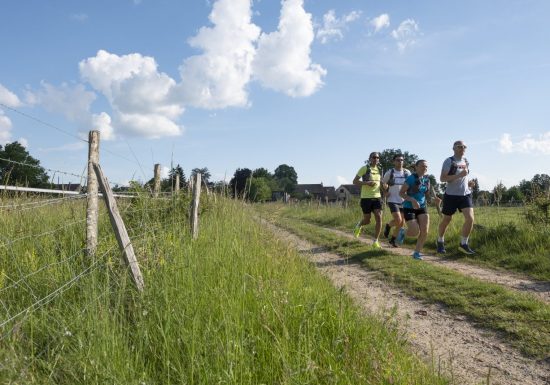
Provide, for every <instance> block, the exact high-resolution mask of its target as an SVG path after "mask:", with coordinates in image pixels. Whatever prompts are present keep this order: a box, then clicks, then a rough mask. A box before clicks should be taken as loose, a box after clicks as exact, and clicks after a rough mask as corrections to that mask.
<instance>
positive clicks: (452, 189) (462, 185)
mask: <svg viewBox="0 0 550 385" xmlns="http://www.w3.org/2000/svg"><path fill="white" fill-rule="evenodd" d="M451 159H452V160H451ZM453 162H454V163H455V164H456V166H457V167H456V171H455V172H454V174H453V175H457V174H460V173H461V172H462V170H464V169H465V168H467V163H466V158H462V159H460V160H457V159H455V157H454V156H452V157H451V158H447V159H445V161H444V162H443V167H442V169H441V173H442V174H443V175H448V174H449V171H450V169H451V165H452V163H453ZM468 171H469V170H468ZM471 193H472V191H471V190H470V187H468V175H466V176H463V177H462V178H458V179H456V180H453V181H452V182H447V187H446V188H445V194H447V195H458V196H465V195H468V194H471Z"/></svg>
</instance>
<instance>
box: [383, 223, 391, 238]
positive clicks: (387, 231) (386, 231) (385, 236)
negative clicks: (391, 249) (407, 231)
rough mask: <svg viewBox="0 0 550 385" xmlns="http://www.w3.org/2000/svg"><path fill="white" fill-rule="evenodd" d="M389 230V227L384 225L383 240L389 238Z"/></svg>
mask: <svg viewBox="0 0 550 385" xmlns="http://www.w3.org/2000/svg"><path fill="white" fill-rule="evenodd" d="M390 230H391V226H390V225H388V224H387V223H386V227H385V228H384V238H388V237H389V236H390Z"/></svg>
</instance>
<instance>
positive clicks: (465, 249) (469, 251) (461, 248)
mask: <svg viewBox="0 0 550 385" xmlns="http://www.w3.org/2000/svg"><path fill="white" fill-rule="evenodd" d="M458 251H460V252H461V253H464V254H467V255H472V254H475V253H476V252H475V251H473V250H472V249H470V246H469V245H468V244H467V243H466V244H464V243H461V244H460V246H458Z"/></svg>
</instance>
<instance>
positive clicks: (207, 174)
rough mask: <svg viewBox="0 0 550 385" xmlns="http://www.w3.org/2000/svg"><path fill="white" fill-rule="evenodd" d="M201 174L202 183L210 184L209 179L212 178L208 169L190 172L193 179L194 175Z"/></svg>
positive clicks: (197, 169)
mask: <svg viewBox="0 0 550 385" xmlns="http://www.w3.org/2000/svg"><path fill="white" fill-rule="evenodd" d="M197 174H201V178H202V182H203V183H205V184H209V183H210V177H211V176H212V175H211V174H210V171H208V167H203V168H194V169H192V170H191V178H194V177H195V175H197Z"/></svg>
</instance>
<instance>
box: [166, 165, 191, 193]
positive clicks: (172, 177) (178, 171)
mask: <svg viewBox="0 0 550 385" xmlns="http://www.w3.org/2000/svg"><path fill="white" fill-rule="evenodd" d="M176 175H179V177H180V189H183V188H186V187H187V179H186V178H185V172H183V168H182V167H181V166H180V165H179V164H178V165H177V166H176V167H172V169H171V170H170V171H169V172H168V180H169V181H170V182H171V183H170V186H171V187H173V188H175V187H176Z"/></svg>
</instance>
